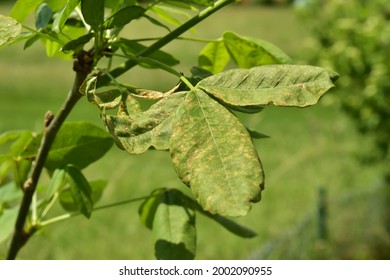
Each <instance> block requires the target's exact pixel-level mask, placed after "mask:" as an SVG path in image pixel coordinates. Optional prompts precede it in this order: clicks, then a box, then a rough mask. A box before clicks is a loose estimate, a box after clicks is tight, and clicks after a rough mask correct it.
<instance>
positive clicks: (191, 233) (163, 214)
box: [152, 189, 196, 260]
mask: <svg viewBox="0 0 390 280" xmlns="http://www.w3.org/2000/svg"><path fill="white" fill-rule="evenodd" d="M159 198H160V199H159V204H158V206H157V209H156V210H155V213H154V219H153V229H152V230H153V238H154V244H155V256H156V258H157V259H159V260H177V259H193V258H194V257H195V253H196V230H195V213H194V211H193V210H192V209H190V208H188V207H187V206H186V205H185V203H184V202H183V199H182V193H181V192H179V191H177V190H174V189H167V190H165V191H164V192H163V193H162V194H161V196H160V197H159Z"/></svg>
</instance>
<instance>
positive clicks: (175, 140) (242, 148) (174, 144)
mask: <svg viewBox="0 0 390 280" xmlns="http://www.w3.org/2000/svg"><path fill="white" fill-rule="evenodd" d="M227 132H228V133H227ZM170 153H171V156H172V161H173V164H174V168H175V170H176V172H177V174H178V176H179V177H180V179H181V180H182V181H183V182H184V183H185V184H187V185H189V186H190V187H191V190H192V192H193V193H194V195H195V198H196V199H197V201H198V203H199V204H200V205H201V206H202V207H203V209H205V210H206V211H209V212H211V213H212V214H219V215H222V216H243V215H246V214H247V213H248V211H249V210H250V208H251V202H257V201H259V200H260V192H261V188H263V185H264V173H263V169H262V166H261V163H260V160H259V158H258V155H257V152H256V150H255V148H254V146H253V143H252V140H251V138H250V136H249V134H248V132H247V130H246V129H245V127H244V126H243V125H242V124H241V123H240V122H239V120H238V119H237V118H236V117H235V116H234V115H233V114H231V113H230V112H229V111H228V110H227V109H225V108H224V107H223V106H221V105H220V104H218V103H217V102H216V101H215V100H213V99H212V98H210V97H209V96H208V95H207V94H206V93H204V92H203V91H202V90H199V89H197V90H194V91H191V92H189V93H188V94H187V96H186V99H185V100H184V102H182V103H181V104H180V106H179V108H178V109H177V111H176V115H175V119H174V123H173V132H172V137H171V147H170ZM210 170H212V172H211V171H210Z"/></svg>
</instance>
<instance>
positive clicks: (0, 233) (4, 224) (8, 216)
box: [0, 207, 19, 243]
mask: <svg viewBox="0 0 390 280" xmlns="http://www.w3.org/2000/svg"><path fill="white" fill-rule="evenodd" d="M18 211H19V208H18V207H14V208H11V209H5V210H3V211H2V213H0V243H2V242H4V241H5V240H7V238H8V237H10V236H11V234H12V232H13V231H14V226H15V221H16V217H17V216H18Z"/></svg>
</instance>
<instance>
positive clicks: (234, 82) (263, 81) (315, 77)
mask: <svg viewBox="0 0 390 280" xmlns="http://www.w3.org/2000/svg"><path fill="white" fill-rule="evenodd" d="M337 78H338V74H337V73H335V72H333V71H330V70H327V69H324V68H321V67H315V66H307V65H269V66H259V67H254V68H251V69H234V70H229V71H226V72H222V73H220V74H217V75H214V76H211V77H208V78H206V79H204V80H202V81H200V82H199V84H198V85H197V87H198V88H201V89H203V90H204V91H205V92H207V93H208V94H210V95H211V96H213V97H214V98H216V99H217V100H218V101H221V102H222V103H223V104H228V105H229V106H231V107H232V108H233V109H234V108H239V107H243V108H245V107H250V106H266V105H269V104H273V105H276V106H296V107H306V106H310V105H313V104H315V103H317V102H318V100H319V99H320V97H321V96H322V95H323V94H325V92H327V91H328V90H329V89H331V88H333V87H334V84H333V82H334V81H336V80H337Z"/></svg>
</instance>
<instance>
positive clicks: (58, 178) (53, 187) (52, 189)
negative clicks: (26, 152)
mask: <svg viewBox="0 0 390 280" xmlns="http://www.w3.org/2000/svg"><path fill="white" fill-rule="evenodd" d="M64 184H65V170H64V169H56V170H54V172H53V175H52V176H51V180H50V184H49V187H48V188H47V190H46V195H45V201H49V200H50V199H51V198H52V197H53V195H54V194H55V193H56V192H57V191H58V190H59V189H61V188H62V187H63V186H64Z"/></svg>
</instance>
